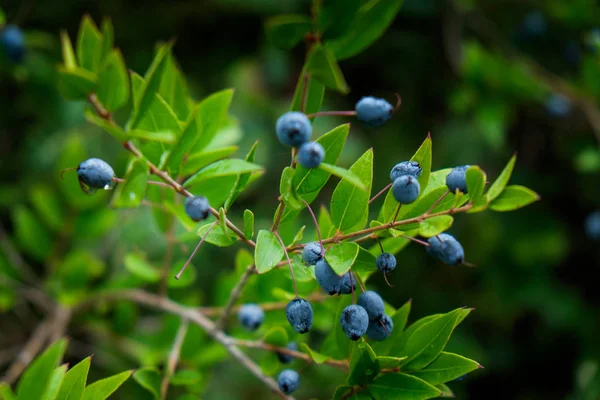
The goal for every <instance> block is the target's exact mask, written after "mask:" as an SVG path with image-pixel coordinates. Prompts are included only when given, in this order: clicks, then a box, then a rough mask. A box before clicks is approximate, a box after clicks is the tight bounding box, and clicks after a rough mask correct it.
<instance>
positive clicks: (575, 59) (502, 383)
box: [0, 0, 600, 400]
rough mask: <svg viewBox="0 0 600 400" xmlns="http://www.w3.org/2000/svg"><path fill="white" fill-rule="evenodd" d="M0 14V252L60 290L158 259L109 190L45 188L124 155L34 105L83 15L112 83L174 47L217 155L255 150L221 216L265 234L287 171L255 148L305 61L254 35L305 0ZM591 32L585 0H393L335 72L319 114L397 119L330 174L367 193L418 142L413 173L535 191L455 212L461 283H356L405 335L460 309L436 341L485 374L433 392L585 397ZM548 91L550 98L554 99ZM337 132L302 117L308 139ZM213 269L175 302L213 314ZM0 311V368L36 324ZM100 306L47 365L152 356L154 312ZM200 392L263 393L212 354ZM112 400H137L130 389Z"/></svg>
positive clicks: (162, 335)
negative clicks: (364, 186) (214, 123)
mask: <svg viewBox="0 0 600 400" xmlns="http://www.w3.org/2000/svg"><path fill="white" fill-rule="evenodd" d="M2 7H3V8H4V11H5V13H6V17H7V20H8V21H9V22H14V23H17V24H19V25H20V26H21V27H22V28H23V30H24V31H25V32H26V36H27V43H28V54H27V57H26V59H25V61H24V63H23V64H21V65H16V64H14V63H11V62H10V61H8V60H7V59H6V58H1V59H0V60H1V64H0V93H2V96H1V97H0V110H2V111H0V182H1V183H0V221H1V223H2V227H3V232H2V235H3V238H4V239H3V240H5V238H6V237H11V238H12V239H11V240H13V241H14V242H16V243H17V245H18V246H19V247H20V249H21V251H22V252H23V254H25V259H26V261H27V262H28V263H29V264H31V265H32V266H33V268H34V270H35V272H36V273H37V274H38V275H39V276H40V277H41V276H44V275H46V274H50V271H53V270H55V269H57V268H58V269H62V270H66V271H67V272H65V273H69V271H68V268H66V267H64V265H65V264H67V265H70V264H68V263H69V262H70V263H71V264H74V265H79V264H83V265H85V266H86V268H85V271H86V272H85V276H81V275H80V273H79V272H78V273H76V274H75V275H74V276H75V278H74V279H83V280H86V279H88V280H91V281H93V280H94V279H99V277H101V276H102V275H103V274H104V273H105V271H110V273H112V274H119V270H120V269H123V267H122V259H123V255H124V254H125V252H126V251H129V250H131V249H135V248H137V247H141V248H143V249H145V250H149V249H150V251H149V254H150V256H151V257H152V258H153V259H157V260H160V259H161V258H162V255H163V252H164V243H163V241H162V236H160V235H159V234H158V229H157V226H156V224H155V222H154V220H153V219H152V217H151V213H150V211H149V209H148V208H147V207H146V208H144V207H142V208H141V209H137V210H131V211H127V210H125V211H123V210H120V211H114V210H111V209H109V208H108V207H107V205H108V203H109V198H110V194H106V193H104V194H100V193H98V194H96V195H95V196H93V197H89V196H86V195H84V194H82V193H80V192H79V187H78V185H77V183H76V178H75V175H74V174H72V175H68V174H67V176H66V179H65V180H64V181H62V180H61V179H60V177H59V173H58V171H60V170H61V169H62V168H65V167H72V166H76V165H77V164H78V163H79V162H80V161H81V160H83V159H85V158H86V157H88V156H94V157H100V158H103V159H105V160H107V161H108V162H109V163H111V164H112V165H113V166H114V167H115V171H116V173H117V175H118V176H123V174H124V170H125V167H126V162H127V154H126V153H125V152H124V151H122V149H121V148H120V146H119V145H118V144H117V143H116V142H115V141H114V140H113V139H112V138H110V137H109V136H108V135H106V134H105V133H103V132H101V131H99V130H98V129H97V128H94V127H92V126H91V125H89V124H87V123H86V122H85V121H84V119H83V107H84V105H83V104H78V103H73V102H67V101H66V100H63V99H62V98H61V97H60V96H59V94H58V92H57V90H56V73H55V67H56V65H57V64H58V63H59V62H60V44H59V40H58V34H59V31H60V29H66V30H67V31H68V32H69V34H70V35H71V37H73V36H75V34H76V32H77V29H78V25H79V21H80V19H81V17H82V15H83V14H85V13H89V14H90V15H91V16H92V17H93V18H94V19H95V20H96V21H97V22H99V21H100V20H101V18H102V17H105V16H108V17H111V18H112V20H113V23H114V25H115V43H116V44H117V46H119V47H120V48H121V50H122V52H123V54H124V57H125V61H126V63H127V65H128V67H129V68H131V69H133V70H135V71H137V72H143V71H144V70H145V69H146V67H147V65H148V64H149V63H150V61H151V59H152V55H153V49H154V44H155V42H157V41H160V40H167V39H170V38H175V39H176V45H175V47H174V54H175V56H176V57H177V58H178V60H179V62H180V64H181V67H182V69H183V71H184V73H185V74H186V76H187V77H188V79H189V83H190V87H191V92H192V94H193V95H194V97H195V98H196V99H200V98H202V97H204V96H206V95H207V94H210V93H212V92H214V91H216V90H220V89H224V88H227V87H233V88H235V96H234V100H233V104H232V112H231V113H232V115H233V116H234V117H235V121H236V123H235V124H232V128H231V137H232V139H239V143H238V145H239V146H240V149H239V151H238V153H237V154H238V155H239V156H241V157H243V155H244V154H245V152H246V151H247V150H248V149H249V147H250V146H251V144H252V143H253V142H254V141H256V140H259V141H260V147H259V149H258V153H257V160H256V161H257V163H259V164H262V165H264V166H265V167H266V169H267V174H265V176H263V177H262V178H261V180H259V181H258V182H256V183H255V184H254V185H253V186H252V188H251V190H250V191H249V193H248V194H247V195H246V196H245V197H243V198H242V199H241V201H239V204H237V205H236V207H234V208H235V209H234V212H233V214H232V215H235V217H233V219H234V220H236V217H237V220H238V221H239V220H240V217H241V211H242V210H243V209H244V208H249V209H252V210H254V212H255V214H256V216H257V224H261V223H262V224H263V225H266V224H268V223H269V220H270V219H271V217H272V211H273V210H274V208H275V207H276V205H277V201H276V198H277V195H278V192H277V187H278V181H279V174H278V173H276V171H280V170H281V169H282V168H283V167H284V166H285V165H286V164H287V163H289V152H288V151H287V150H286V149H285V148H284V147H283V146H281V145H280V144H279V143H277V142H276V141H275V140H273V137H274V123H275V120H276V118H277V117H278V116H279V115H280V114H282V113H283V112H284V111H286V110H287V109H288V107H289V104H290V101H291V97H292V95H293V90H294V87H295V84H296V82H297V79H298V74H299V72H300V69H301V67H302V63H303V61H304V50H305V49H304V48H303V46H300V47H298V48H296V49H295V50H294V51H292V52H284V51H282V50H278V49H276V48H274V47H272V46H271V45H269V44H268V43H267V41H266V39H265V35H264V30H263V22H264V20H265V18H267V17H269V16H271V15H276V14H281V13H289V12H300V13H307V12H308V9H309V4H308V2H307V1H301V0H251V1H250V0H213V1H191V0H187V1H185V0H172V1H158V0H146V1H143V2H142V1H137V0H132V1H127V2H123V1H118V0H105V1H102V2H96V1H81V0H61V1H54V0H44V1H42V0H38V1H35V0H22V1H10V0H9V1H4V2H2ZM599 27H600V6H599V5H598V3H597V2H596V1H593V0H589V1H588V0H548V1H528V2H523V1H517V0H515V1H482V0H462V1H442V0H406V1H405V4H404V6H403V8H402V10H401V11H400V14H399V16H398V18H397V19H396V20H395V22H394V24H393V25H392V27H391V28H390V29H389V30H388V31H387V32H386V33H385V35H384V36H383V38H382V39H381V40H379V41H378V42H376V44H375V45H373V46H372V47H370V48H369V49H368V50H367V51H365V52H364V53H362V54H361V55H359V56H357V57H354V58H351V59H349V60H346V61H342V62H341V63H340V65H341V68H342V70H343V71H344V74H345V77H346V79H347V81H348V83H349V85H350V87H351V89H352V90H351V92H350V94H349V95H347V96H341V95H338V94H335V93H332V92H327V94H326V98H325V102H324V106H323V109H326V110H346V109H352V108H353V107H354V104H355V102H356V101H357V100H358V99H359V98H360V97H361V96H363V95H375V96H380V97H386V98H388V99H390V100H391V99H393V93H394V92H398V93H400V95H401V96H402V100H403V103H402V107H401V108H400V110H399V112H398V113H397V114H396V115H395V116H394V119H393V120H392V121H391V122H389V123H388V124H387V125H385V126H384V127H382V128H378V129H370V128H366V127H364V126H362V125H360V124H358V123H353V124H352V128H351V134H350V137H349V140H348V144H347V146H346V148H345V150H344V153H343V154H342V158H341V160H340V164H341V165H343V166H345V167H348V166H349V165H350V164H351V163H352V161H353V160H354V159H356V158H357V157H358V156H359V155H360V154H362V152H364V151H365V150H366V149H368V148H369V147H373V148H374V151H375V179H374V190H375V191H377V190H378V189H379V188H382V187H383V186H384V185H386V184H387V183H388V173H389V169H390V168H391V167H392V166H393V165H394V164H395V163H396V162H399V161H401V160H404V159H407V158H409V157H410V156H411V155H412V154H413V152H414V151H415V149H416V148H417V147H418V146H419V144H420V143H421V142H422V140H423V139H424V138H425V136H426V135H427V133H428V132H431V135H432V138H433V149H434V150H433V152H434V157H433V168H434V169H441V168H446V167H450V166H454V165H460V164H478V165H480V166H481V167H482V168H483V169H485V170H486V172H487V173H488V176H489V177H491V178H493V177H495V176H497V174H498V173H499V172H500V170H501V169H502V167H503V166H504V165H505V163H506V162H507V160H508V159H509V157H510V156H511V154H512V153H513V152H515V151H516V152H518V160H517V165H516V168H515V172H514V174H513V178H512V180H511V182H513V183H516V184H523V185H526V186H528V187H530V188H532V189H534V190H535V191H537V192H538V193H539V194H540V195H541V197H542V201H541V202H538V203H535V204H534V205H532V206H529V207H527V208H524V209H521V210H519V211H517V212H514V213H507V214H501V213H493V212H487V213H482V214H474V215H469V216H457V218H456V222H455V225H454V227H453V228H452V233H453V234H454V235H455V236H457V237H458V238H459V239H460V240H461V242H462V243H463V246H464V247H465V251H466V256H467V259H468V261H470V262H471V263H473V264H476V265H477V266H478V268H465V267H449V266H446V265H441V264H440V263H437V262H435V261H434V260H433V259H431V258H428V257H426V254H425V252H424V251H423V249H422V248H420V247H418V246H416V245H415V246H410V247H409V248H408V249H407V250H406V251H404V252H402V253H401V254H400V256H399V259H398V262H399V268H397V270H396V272H395V273H394V274H393V275H392V276H391V284H392V285H393V287H391V288H390V287H387V286H386V285H385V283H384V282H383V278H382V277H379V276H378V277H375V278H374V280H373V281H372V282H371V284H372V285H373V286H374V287H377V288H378V290H380V292H381V293H382V295H383V297H384V298H386V300H387V301H389V302H390V303H391V304H393V305H394V306H396V307H399V306H400V305H401V304H403V303H404V302H405V301H407V300H408V299H409V298H412V300H413V311H412V316H411V320H413V321H414V320H415V319H417V318H419V317H422V316H424V315H428V314H432V313H438V312H446V311H449V310H451V309H453V308H455V307H459V306H462V305H466V306H469V307H474V308H476V311H475V312H473V313H472V314H471V316H470V317H469V318H468V319H467V320H466V321H465V322H464V323H463V325H461V327H460V328H459V329H458V330H457V332H456V333H455V336H454V339H453V341H452V342H451V343H450V347H451V349H455V350H456V351H457V352H460V353H461V354H464V355H466V356H468V357H470V358H473V359H476V360H477V361H479V362H480V363H481V364H483V365H484V366H485V369H484V370H481V371H476V372H474V373H473V374H471V375H470V376H469V377H468V378H467V379H466V380H464V381H462V382H457V383H455V384H453V385H451V387H452V388H453V389H454V391H455V393H456V395H457V397H458V398H461V399H482V398H504V399H565V398H571V399H584V400H598V399H600V373H599V372H598V368H599V367H600V364H599V363H598V360H600V340H598V338H599V337H600V307H599V306H600V295H599V292H598V283H599V282H600V251H599V250H598V249H599V247H598V242H594V241H592V240H591V239H589V238H587V237H586V235H585V233H584V229H583V226H584V220H585V217H586V216H587V215H588V214H589V213H590V212H592V211H594V210H596V209H598V208H600V201H599V200H598V199H599V198H600V151H599V147H598V144H599V141H600V111H599V109H598V104H600V31H594V29H598V28H599ZM356 29H360V27H356ZM555 94H561V95H562V96H564V97H565V98H566V99H567V100H566V102H565V100H563V101H562V102H561V101H558V103H559V104H558V105H556V103H557V100H556V98H554V99H553V95H555ZM117 118H118V115H117ZM343 122H345V120H344V119H336V118H329V119H327V118H320V119H317V121H316V123H315V131H316V132H317V133H318V134H321V133H323V132H326V131H327V130H329V129H330V128H332V127H334V126H336V125H338V124H340V123H343ZM332 190H333V186H329V187H328V188H326V189H325V190H324V191H323V194H322V198H323V199H327V198H328V196H330V195H331V192H332ZM315 204H319V200H317V201H316V203H315ZM306 217H307V215H305V216H304V218H306ZM303 224H306V225H307V226H310V225H309V220H308V219H306V220H304V221H296V222H294V223H291V224H287V225H289V226H283V227H282V229H283V230H284V231H285V230H286V228H287V230H288V232H287V234H289V235H293V233H294V232H295V230H297V228H298V227H299V226H301V225H303ZM307 230H308V229H307ZM4 234H6V235H7V236H4ZM194 243H195V241H194V240H193V239H192V240H191V241H190V240H189V238H188V240H187V241H185V244H184V245H183V246H182V247H181V248H177V249H176V254H175V259H178V260H181V259H185V257H186V256H187V254H188V253H189V251H190V250H191V248H190V246H193V245H194ZM0 253H1V254H2V256H1V257H0V266H1V267H2V268H0V271H1V272H2V273H4V274H7V275H10V274H14V268H15V265H14V263H13V261H12V260H11V258H10V255H9V254H8V253H7V252H6V251H5V250H4V248H3V249H0ZM233 254H234V253H233V252H229V251H226V252H223V251H220V250H219V249H216V248H209V247H206V248H204V249H202V251H201V253H200V256H199V258H200V259H201V260H202V261H198V262H196V268H195V270H196V274H197V276H196V281H195V283H194V292H193V294H189V293H187V294H186V295H185V296H188V297H187V300H189V298H191V297H194V298H195V299H196V300H197V301H198V302H199V303H201V304H211V305H212V304H221V303H223V301H224V296H226V294H227V293H228V290H229V287H230V285H231V284H232V282H234V281H235V277H234V276H232V275H231V270H232V268H233V265H234V260H233V258H234V257H233ZM17 267H18V266H17ZM73 268H74V269H73V271H79V270H77V268H76V267H73ZM219 278H221V279H219ZM263 279H268V278H263ZM49 285H50V286H51V285H52V282H50V283H49ZM55 289H56V288H55ZM56 290H59V289H56ZM172 290H174V291H175V292H174V293H173V296H174V297H176V296H177V292H176V290H177V288H172ZM249 300H252V299H251V298H250V299H249ZM0 309H2V310H5V312H3V313H2V314H0V327H1V329H0V349H1V350H0V355H1V356H2V357H0V369H4V368H5V366H6V365H7V364H8V363H9V362H10V361H11V354H13V353H14V351H13V350H14V349H15V348H17V349H18V347H19V346H20V345H22V344H23V343H24V342H25V341H26V340H27V338H28V337H29V335H30V333H31V331H32V330H33V329H34V327H35V325H36V322H37V321H39V319H40V318H41V317H40V315H41V313H40V310H39V309H37V308H36V307H35V306H30V305H28V304H27V302H25V301H24V300H23V298H22V297H21V296H20V295H19V293H15V292H14V291H11V290H9V289H8V288H2V286H1V285H0ZM106 313H107V314H106V315H105V317H106V316H109V319H108V320H109V322H110V321H112V322H111V323H112V325H110V324H109V325H108V326H107V325H106V324H105V323H102V322H101V319H100V318H96V317H95V316H94V315H90V316H89V317H87V316H86V315H83V316H80V317H78V318H77V319H76V320H74V321H72V323H71V325H70V328H69V330H68V334H69V336H70V337H71V338H72V342H71V345H70V346H69V351H68V357H69V358H72V359H73V360H75V359H80V358H82V357H85V356H87V355H88V354H90V353H94V354H95V356H94V364H95V368H96V369H95V370H92V372H91V373H92V375H94V376H104V375H106V373H108V372H116V371H118V370H120V369H123V368H133V367H136V366H138V365H139V363H140V359H143V357H141V356H140V354H146V353H144V352H143V351H142V350H140V351H139V352H136V346H139V347H144V346H155V347H158V348H161V351H162V353H161V352H159V353H158V354H163V353H164V351H168V348H169V346H170V343H171V341H172V337H173V335H174V332H175V330H176V327H177V321H176V319H171V320H170V319H169V318H166V319H163V320H161V322H160V323H158V327H157V321H156V319H157V318H158V317H157V316H156V315H153V314H148V313H140V310H138V309H137V308H136V307H134V306H133V305H131V304H127V303H123V304H120V305H119V306H118V307H117V308H116V309H111V310H107V311H106ZM157 332H158V333H157ZM198 335H199V333H198ZM203 343H205V344H206V343H209V342H207V341H205V342H203ZM191 345H192V344H190V346H191ZM203 346H204V344H203ZM217 347H218V346H217ZM217 347H215V346H214V345H210V346H209V345H208V344H206V347H205V348H203V349H201V351H202V352H203V353H204V356H205V357H204V358H206V360H208V361H206V362H207V363H208V362H210V360H212V359H220V358H222V357H224V355H223V353H222V351H221V350H219V349H218V348H217ZM11 351H13V352H12V353H11ZM451 351H452V350H451ZM13 357H14V354H13ZM148 357H150V356H148ZM211 357H212V358H211ZM332 377H333V378H332ZM339 378H340V376H339V374H338V373H337V372H336V371H332V370H331V369H330V368H327V367H316V366H311V367H308V369H307V370H306V371H303V380H304V382H310V381H311V380H312V381H313V382H314V384H310V385H305V386H304V387H303V388H302V391H301V392H299V393H298V397H299V398H311V397H312V398H326V396H327V394H328V393H332V391H333V388H334V387H335V384H334V383H332V380H339ZM202 388H203V389H205V390H206V392H205V394H204V395H203V397H202V398H205V399H230V398H245V399H255V398H262V397H260V396H262V395H264V393H265V391H264V388H263V387H262V386H261V384H260V383H259V382H258V381H256V380H254V378H253V377H251V376H250V375H249V374H248V373H247V372H245V371H244V370H242V369H241V368H240V367H239V366H236V365H235V364H234V363H233V362H230V361H229V362H225V363H222V364H219V366H218V367H216V368H215V369H214V370H213V373H211V374H209V373H207V374H206V376H204V378H203V381H202ZM119 393H120V394H119V396H120V397H118V398H123V399H125V398H144V397H143V396H144V395H143V394H142V392H140V389H139V388H138V387H137V386H136V384H135V383H134V382H133V381H129V382H128V383H127V384H126V385H125V387H124V389H123V391H122V392H119ZM238 396H239V397H238Z"/></svg>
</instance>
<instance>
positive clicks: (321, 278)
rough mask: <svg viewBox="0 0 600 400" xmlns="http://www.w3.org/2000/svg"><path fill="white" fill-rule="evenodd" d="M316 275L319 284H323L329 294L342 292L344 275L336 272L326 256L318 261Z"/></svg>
mask: <svg viewBox="0 0 600 400" xmlns="http://www.w3.org/2000/svg"><path fill="white" fill-rule="evenodd" d="M315 277H316V278H317V282H319V286H321V287H322V288H323V290H324V291H325V292H326V293H327V294H329V295H331V296H333V295H335V294H339V293H340V291H341V287H342V277H341V276H339V275H338V274H336V273H335V271H334V270H333V269H332V268H331V266H330V265H329V263H328V262H327V261H326V260H325V259H324V258H322V259H320V260H319V261H317V266H316V267H315Z"/></svg>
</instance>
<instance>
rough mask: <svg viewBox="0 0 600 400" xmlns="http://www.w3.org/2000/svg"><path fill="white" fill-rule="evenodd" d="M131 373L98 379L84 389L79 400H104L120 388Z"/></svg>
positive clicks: (126, 372)
mask: <svg viewBox="0 0 600 400" xmlns="http://www.w3.org/2000/svg"><path fill="white" fill-rule="evenodd" d="M132 373H133V371H125V372H121V373H120V374H117V375H113V376H110V377H108V378H104V379H100V380H99V381H96V382H94V383H92V384H91V385H89V386H88V387H86V388H85V390H84V392H83V397H82V398H81V400H105V399H107V398H108V396H110V395H111V394H113V393H114V392H115V391H116V390H117V389H118V388H119V386H121V385H122V384H123V383H124V382H125V381H126V380H127V379H129V377H130V376H131V374H132Z"/></svg>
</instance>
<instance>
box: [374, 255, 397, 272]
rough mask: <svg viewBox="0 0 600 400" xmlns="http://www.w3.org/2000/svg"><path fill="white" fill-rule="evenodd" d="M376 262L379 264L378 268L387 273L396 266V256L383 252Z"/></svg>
mask: <svg viewBox="0 0 600 400" xmlns="http://www.w3.org/2000/svg"><path fill="white" fill-rule="evenodd" d="M375 264H376V265H377V269H378V270H380V271H381V272H383V273H384V274H387V273H388V272H392V271H393V270H394V268H396V257H394V255H393V254H390V253H381V254H380V255H379V256H377V260H375Z"/></svg>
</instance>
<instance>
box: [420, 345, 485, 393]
mask: <svg viewBox="0 0 600 400" xmlns="http://www.w3.org/2000/svg"><path fill="white" fill-rule="evenodd" d="M478 368H481V366H480V365H479V363H477V362H476V361H473V360H469V359H468V358H465V357H463V356H459V355H458V354H453V353H445V352H441V353H440V355H439V356H438V357H437V358H436V359H435V360H434V361H433V362H432V363H431V364H429V365H428V366H427V368H424V369H422V370H420V371H415V372H413V373H412V375H414V376H416V377H418V378H421V379H423V380H424V381H427V382H428V383H429V384H431V385H438V384H440V383H446V382H450V381H453V380H454V379H456V378H458V377H460V376H463V375H465V374H468V373H469V372H471V371H474V370H476V369H478Z"/></svg>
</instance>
